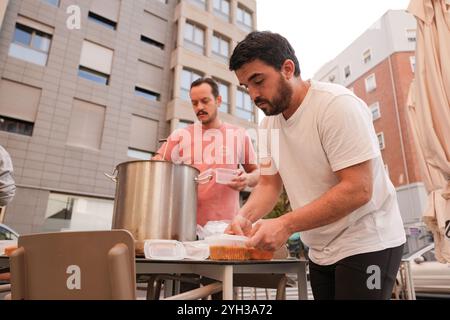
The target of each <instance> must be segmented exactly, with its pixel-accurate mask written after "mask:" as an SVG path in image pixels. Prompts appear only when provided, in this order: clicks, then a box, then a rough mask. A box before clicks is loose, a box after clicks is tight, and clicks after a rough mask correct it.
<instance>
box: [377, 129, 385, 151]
mask: <svg viewBox="0 0 450 320" xmlns="http://www.w3.org/2000/svg"><path fill="white" fill-rule="evenodd" d="M377 138H378V146H379V148H380V150H381V151H383V150H384V149H386V140H385V138H384V132H383V131H381V132H378V133H377Z"/></svg>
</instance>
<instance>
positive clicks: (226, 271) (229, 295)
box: [222, 266, 233, 300]
mask: <svg viewBox="0 0 450 320" xmlns="http://www.w3.org/2000/svg"><path fill="white" fill-rule="evenodd" d="M222 286H223V288H222V290H223V292H222V294H223V300H233V266H225V267H224V268H223V281H222Z"/></svg>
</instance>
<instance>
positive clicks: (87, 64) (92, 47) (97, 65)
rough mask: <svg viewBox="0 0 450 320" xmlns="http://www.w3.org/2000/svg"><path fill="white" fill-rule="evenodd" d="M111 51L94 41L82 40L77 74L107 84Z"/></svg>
mask: <svg viewBox="0 0 450 320" xmlns="http://www.w3.org/2000/svg"><path fill="white" fill-rule="evenodd" d="M112 58H113V51H112V50H111V49H108V48H105V47H103V46H100V45H98V44H96V43H93V42H90V41H87V40H84V42H83V47H82V49H81V57H80V66H79V69H78V75H79V76H80V77H82V78H84V79H87V80H90V81H94V82H97V83H100V84H104V85H108V84H109V77H110V76H109V75H110V74H111V67H112Z"/></svg>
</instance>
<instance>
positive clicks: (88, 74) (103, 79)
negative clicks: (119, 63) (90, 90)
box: [78, 66, 109, 85]
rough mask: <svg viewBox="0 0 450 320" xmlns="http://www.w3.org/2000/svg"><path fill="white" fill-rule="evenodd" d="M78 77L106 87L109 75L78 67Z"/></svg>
mask: <svg viewBox="0 0 450 320" xmlns="http://www.w3.org/2000/svg"><path fill="white" fill-rule="evenodd" d="M78 76H80V77H82V78H84V79H87V80H90V81H94V82H97V83H100V84H104V85H108V83H109V75H107V74H104V73H101V72H98V71H95V70H92V69H89V68H86V67H83V66H80V67H79V69H78Z"/></svg>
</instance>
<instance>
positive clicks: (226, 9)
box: [213, 0, 230, 21]
mask: <svg viewBox="0 0 450 320" xmlns="http://www.w3.org/2000/svg"><path fill="white" fill-rule="evenodd" d="M213 8H214V14H215V15H216V16H219V17H222V18H224V19H225V20H227V21H230V1H229V0H214V3H213Z"/></svg>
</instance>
